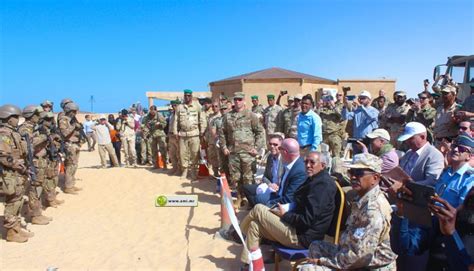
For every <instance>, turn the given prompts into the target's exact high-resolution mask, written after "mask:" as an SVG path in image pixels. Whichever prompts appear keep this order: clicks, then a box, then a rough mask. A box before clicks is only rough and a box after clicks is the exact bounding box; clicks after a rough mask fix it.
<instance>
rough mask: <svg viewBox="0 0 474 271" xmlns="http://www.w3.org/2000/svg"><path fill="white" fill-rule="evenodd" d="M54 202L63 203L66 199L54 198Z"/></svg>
mask: <svg viewBox="0 0 474 271" xmlns="http://www.w3.org/2000/svg"><path fill="white" fill-rule="evenodd" d="M54 203H56V204H57V205H61V204H63V203H64V200H62V199H54Z"/></svg>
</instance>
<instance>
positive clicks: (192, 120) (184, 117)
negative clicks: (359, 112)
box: [171, 89, 207, 180]
mask: <svg viewBox="0 0 474 271" xmlns="http://www.w3.org/2000/svg"><path fill="white" fill-rule="evenodd" d="M183 92H184V99H183V103H182V104H180V105H178V106H177V107H176V121H175V122H174V123H173V126H172V127H171V131H172V132H173V134H174V135H175V137H177V138H179V157H180V161H181V167H182V172H181V179H185V178H187V177H188V176H187V175H188V171H189V177H190V179H191V180H195V179H196V178H197V166H198V165H199V163H198V162H199V151H200V147H201V146H200V143H201V141H200V137H202V136H203V135H204V132H205V131H206V126H207V123H206V116H205V114H204V113H203V112H202V110H201V106H200V105H199V103H197V102H195V101H193V91H192V90H190V89H185V90H184V91H183Z"/></svg>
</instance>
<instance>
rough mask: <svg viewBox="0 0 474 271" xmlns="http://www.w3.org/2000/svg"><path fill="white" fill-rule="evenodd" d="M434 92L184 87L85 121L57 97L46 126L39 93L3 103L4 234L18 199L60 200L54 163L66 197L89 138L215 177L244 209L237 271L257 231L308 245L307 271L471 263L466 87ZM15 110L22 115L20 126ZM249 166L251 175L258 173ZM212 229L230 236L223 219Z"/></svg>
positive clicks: (37, 216) (132, 158)
mask: <svg viewBox="0 0 474 271" xmlns="http://www.w3.org/2000/svg"><path fill="white" fill-rule="evenodd" d="M432 89H433V91H432V92H430V91H429V88H428V87H427V85H426V82H425V89H424V90H423V91H422V92H420V93H419V94H418V97H417V98H410V99H408V98H407V93H405V92H403V91H396V92H395V93H394V94H393V97H391V98H393V102H391V99H390V98H389V97H386V96H385V91H384V90H380V91H379V96H378V97H376V98H372V96H371V94H370V93H369V92H368V91H365V90H361V91H360V92H358V93H359V94H358V95H357V96H355V95H348V92H347V90H344V91H342V92H337V93H335V92H331V91H329V92H323V93H322V95H321V97H320V98H318V99H315V98H314V97H313V96H312V95H311V94H307V95H303V94H297V95H295V96H288V93H287V92H286V91H282V92H280V93H279V95H278V97H276V99H275V95H274V94H269V95H267V102H268V106H266V107H264V106H263V105H261V104H260V102H259V97H258V96H251V100H252V106H251V107H247V106H246V104H245V98H246V97H245V93H243V92H236V93H234V94H233V97H231V98H228V97H226V96H224V95H221V96H220V97H219V98H218V99H215V100H213V99H211V98H199V99H195V98H193V92H192V91H191V90H189V89H186V90H184V92H183V99H182V100H181V99H176V100H173V101H171V103H170V105H169V110H168V112H159V111H158V110H157V108H156V106H150V108H149V109H141V108H139V107H137V106H132V107H130V108H128V109H123V110H121V111H120V112H119V114H118V115H119V116H118V118H116V117H115V116H114V115H113V114H111V115H109V116H107V117H106V116H105V115H100V116H99V118H98V119H97V120H92V118H91V116H89V115H87V116H86V121H85V122H84V123H83V124H81V123H80V122H78V121H77V119H76V114H77V112H78V110H79V108H78V106H77V105H76V104H75V103H74V102H73V101H72V100H70V99H64V100H63V101H62V102H61V108H62V109H63V112H61V113H59V114H58V116H57V121H56V120H55V118H54V115H53V114H52V112H51V111H52V108H53V104H52V103H51V102H49V101H45V102H43V103H41V106H27V107H25V108H24V109H23V110H20V109H19V108H18V107H16V106H13V105H3V106H1V107H0V121H1V123H0V165H1V176H2V193H3V194H5V195H6V204H5V205H6V207H5V220H4V227H5V228H6V229H7V235H6V240H7V241H13V242H25V241H27V240H28V238H30V237H31V236H32V235H33V233H31V232H30V231H28V230H26V229H24V228H23V226H22V224H21V223H20V221H21V219H20V210H21V208H22V205H23V195H27V196H28V198H29V200H28V210H29V211H30V216H31V222H32V223H33V224H48V223H49V221H50V220H51V218H48V217H46V216H44V215H42V213H41V210H42V208H43V206H44V207H57V206H58V205H60V204H61V203H62V201H59V200H58V199H56V187H57V185H58V174H59V170H58V168H59V164H60V163H64V168H65V185H64V189H63V191H64V193H70V194H76V193H77V192H78V191H79V190H80V188H77V187H76V186H75V177H74V175H75V172H76V170H77V163H78V159H79V150H80V146H81V144H83V143H85V142H87V143H88V149H89V151H93V150H95V148H96V145H97V148H98V150H99V154H100V159H101V166H102V167H103V168H106V167H107V166H109V165H108V162H107V160H110V166H112V167H115V166H122V164H124V165H125V166H127V167H137V165H138V164H142V165H150V166H152V167H154V168H162V169H163V171H164V172H166V173H168V174H169V175H177V176H180V178H181V179H187V178H189V179H190V180H195V179H196V178H197V175H198V166H199V165H200V164H205V165H206V166H207V167H208V168H209V170H210V172H211V173H212V175H213V176H214V177H216V178H219V177H220V176H222V175H225V176H226V179H227V180H229V184H230V187H231V189H232V190H233V192H234V193H233V194H234V198H235V199H234V202H233V203H234V208H235V210H238V211H242V212H247V211H249V213H248V214H247V215H246V216H245V218H244V219H243V220H242V221H241V223H240V227H241V229H242V231H243V233H244V235H245V242H246V247H247V248H248V249H249V251H247V250H246V249H244V248H243V250H242V255H241V260H242V262H243V269H246V268H248V267H249V266H248V264H249V263H253V270H260V269H259V268H263V266H264V265H263V259H262V256H261V255H262V253H261V250H260V244H261V242H262V239H266V240H270V241H273V242H278V243H280V244H281V245H283V246H286V247H289V248H295V249H308V250H309V255H310V258H309V259H308V262H309V264H307V265H305V268H309V270H327V269H341V270H347V269H357V270H395V269H398V270H467V269H468V268H470V269H469V270H472V269H473V268H474V266H473V262H472V260H473V259H474V257H473V256H474V249H473V238H472V236H473V233H474V231H473V229H474V223H473V221H474V206H473V202H474V190H473V189H472V187H473V185H474V177H473V175H472V166H473V165H474V159H472V157H473V155H472V148H473V147H474V141H473V135H474V131H473V127H472V118H473V117H474V110H473V105H474V103H473V99H472V94H473V93H474V92H472V91H473V90H474V85H471V97H469V98H468V99H466V100H465V101H458V100H457V91H458V88H457V86H456V84H455V83H453V82H448V83H447V84H445V85H442V86H434V87H433V88H432ZM285 96H287V99H286V101H287V103H286V104H285V105H282V104H281V103H282V98H283V97H285ZM20 116H23V117H24V118H25V121H24V123H23V124H21V125H20V126H19V127H18V122H19V117H20ZM122 151H123V153H124V157H123V159H122V155H121V153H122ZM351 154H352V156H353V157H352V159H351V160H349V159H348V157H349V156H350V155H351ZM169 166H170V167H171V168H170V169H169ZM258 169H262V170H263V171H262V173H263V176H261V177H258V178H256V176H258V172H257V171H258ZM336 182H337V184H336ZM410 183H414V184H416V185H421V186H420V187H421V188H420V189H428V190H426V191H433V193H432V194H430V195H429V196H430V198H429V201H427V202H425V203H424V204H425V205H424V206H422V209H423V208H424V209H423V210H421V211H420V212H421V213H423V211H427V212H428V213H429V214H432V217H431V216H430V219H431V220H430V222H429V223H428V224H429V225H428V224H427V223H424V224H423V223H420V221H418V220H417V219H413V218H412V217H413V216H412V215H411V214H412V213H413V212H412V209H411V208H412V205H413V204H411V203H413V202H418V200H419V199H418V198H415V197H416V193H413V191H411V190H410V187H411V186H410V185H409V184H410ZM337 186H340V187H342V188H343V190H344V191H345V194H346V196H347V198H348V199H350V200H349V201H348V205H350V206H351V209H350V211H349V212H348V214H346V217H345V218H346V224H345V226H344V227H343V230H342V232H341V238H340V240H339V243H338V244H337V245H335V244H332V243H329V242H327V241H325V236H326V235H327V234H328V232H329V231H330V227H331V225H332V224H333V220H334V214H335V212H336V210H337V209H338V207H337V206H338V204H337V202H336V198H337V194H338V188H337ZM429 189H432V190H429ZM424 191H425V190H424ZM418 207H420V206H418ZM413 208H414V207H413ZM224 237H225V238H228V239H231V240H234V241H238V240H237V239H238V238H236V235H235V232H233V229H232V228H230V229H229V230H228V234H227V235H225V236H224Z"/></svg>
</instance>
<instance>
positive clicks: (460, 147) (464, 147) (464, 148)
mask: <svg viewBox="0 0 474 271" xmlns="http://www.w3.org/2000/svg"><path fill="white" fill-rule="evenodd" d="M473 148H474V140H473V138H472V137H471V135H469V134H461V135H460V136H458V137H457V139H456V140H455V141H454V142H453V144H452V145H451V150H450V152H449V154H448V161H449V167H448V168H446V169H445V170H444V171H443V173H442V174H441V176H440V177H439V180H438V182H437V183H436V193H437V194H438V195H439V196H440V197H441V198H443V199H445V200H447V201H448V202H449V204H451V205H452V206H453V207H454V208H457V207H459V206H460V205H462V203H463V202H464V199H465V198H466V196H467V194H468V193H469V190H471V188H472V187H473V186H474V174H473V173H474V172H473V168H472V167H471V166H470V165H469V161H470V160H471V157H472V156H473V153H472V151H473Z"/></svg>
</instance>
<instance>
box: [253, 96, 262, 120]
mask: <svg viewBox="0 0 474 271" xmlns="http://www.w3.org/2000/svg"><path fill="white" fill-rule="evenodd" d="M250 98H251V99H252V113H254V114H257V115H258V114H260V116H262V117H263V111H264V108H263V105H261V104H260V103H259V102H258V96H257V95H253V96H251V97H250Z"/></svg>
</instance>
